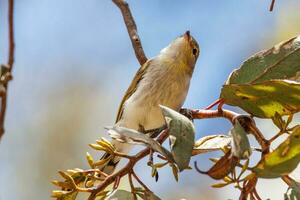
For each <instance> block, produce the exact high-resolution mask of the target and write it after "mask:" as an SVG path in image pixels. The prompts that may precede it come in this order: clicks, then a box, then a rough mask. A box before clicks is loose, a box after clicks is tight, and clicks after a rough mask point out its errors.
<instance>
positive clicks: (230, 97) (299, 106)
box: [221, 80, 300, 118]
mask: <svg viewBox="0 0 300 200" xmlns="http://www.w3.org/2000/svg"><path fill="white" fill-rule="evenodd" d="M221 98H222V99H224V102H225V103H226V104H228V105H232V106H238V107H240V108H242V109H244V110H245V111H246V112H248V113H250V114H252V115H254V116H256V117H261V118H272V117H274V116H275V114H276V112H277V113H278V114H279V115H280V116H282V115H290V114H293V113H296V112H298V111H300V83H298V82H293V81H287V80H272V81H266V82H264V83H257V84H253V85H249V84H241V85H237V84H231V85H224V86H223V88H222V91H221Z"/></svg>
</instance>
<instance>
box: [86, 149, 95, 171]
mask: <svg viewBox="0 0 300 200" xmlns="http://www.w3.org/2000/svg"><path fill="white" fill-rule="evenodd" d="M86 159H87V161H88V163H89V165H90V167H91V168H94V159H93V157H92V156H91V154H89V152H86Z"/></svg>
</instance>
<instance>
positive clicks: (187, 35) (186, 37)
mask: <svg viewBox="0 0 300 200" xmlns="http://www.w3.org/2000/svg"><path fill="white" fill-rule="evenodd" d="M183 37H184V38H185V39H186V40H187V41H190V40H191V34H190V31H186V32H185V33H184V34H183Z"/></svg>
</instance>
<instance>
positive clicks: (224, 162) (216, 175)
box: [195, 151, 238, 180]
mask: <svg viewBox="0 0 300 200" xmlns="http://www.w3.org/2000/svg"><path fill="white" fill-rule="evenodd" d="M237 163H238V159H237V158H236V157H233V156H231V152H230V151H228V152H227V153H226V154H225V155H224V156H223V157H221V159H219V160H218V161H217V163H216V164H214V165H213V166H212V167H211V168H210V169H209V170H208V171H206V172H205V171H201V170H200V169H199V168H198V166H197V163H196V162H195V168H196V170H197V171H198V172H199V173H201V174H207V175H209V176H210V177H211V178H213V179H217V180H218V179H223V178H224V177H226V176H227V175H228V174H229V173H230V172H232V170H233V169H234V168H235V166H236V165H237Z"/></svg>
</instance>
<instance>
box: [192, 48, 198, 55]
mask: <svg viewBox="0 0 300 200" xmlns="http://www.w3.org/2000/svg"><path fill="white" fill-rule="evenodd" d="M197 52H198V50H197V49H196V48H193V55H194V56H196V55H197Z"/></svg>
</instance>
